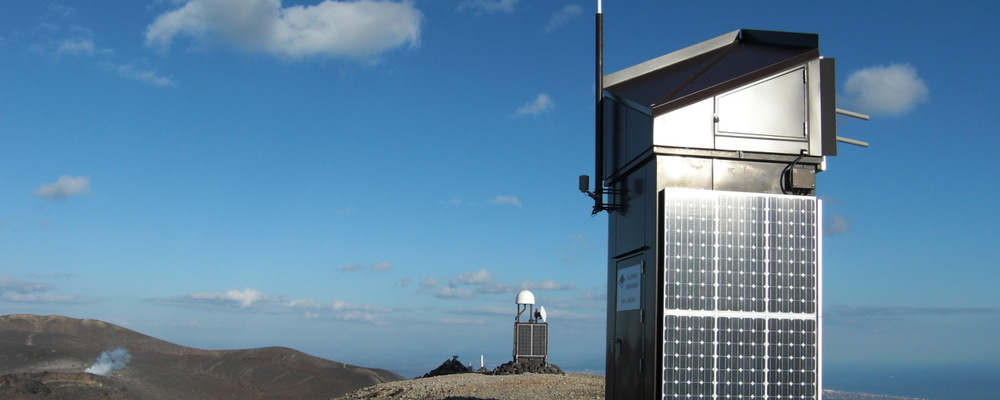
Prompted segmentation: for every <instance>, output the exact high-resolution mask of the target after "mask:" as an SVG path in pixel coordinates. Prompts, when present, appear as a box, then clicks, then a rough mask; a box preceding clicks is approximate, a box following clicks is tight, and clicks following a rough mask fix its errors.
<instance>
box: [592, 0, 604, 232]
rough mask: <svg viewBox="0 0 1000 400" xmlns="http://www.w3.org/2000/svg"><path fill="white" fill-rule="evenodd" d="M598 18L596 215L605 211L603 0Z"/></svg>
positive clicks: (595, 131) (598, 0)
mask: <svg viewBox="0 0 1000 400" xmlns="http://www.w3.org/2000/svg"><path fill="white" fill-rule="evenodd" d="M595 18H596V25H597V26H596V36H597V37H596V40H595V42H596V47H597V48H596V51H595V56H596V68H595V69H596V71H595V72H596V73H595V74H596V76H595V80H596V82H595V85H596V87H595V88H594V89H595V90H596V92H597V93H596V99H595V109H594V111H595V117H594V124H595V127H594V128H595V129H594V152H595V153H596V156H595V159H594V164H595V165H596V171H595V172H594V211H593V213H594V214H597V213H599V212H601V211H604V106H603V103H604V14H603V13H602V12H601V0H597V15H596V16H595Z"/></svg>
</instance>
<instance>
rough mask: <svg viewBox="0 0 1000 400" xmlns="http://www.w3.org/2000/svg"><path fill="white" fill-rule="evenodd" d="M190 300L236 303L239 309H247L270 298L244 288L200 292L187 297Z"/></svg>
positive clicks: (254, 290)
mask: <svg viewBox="0 0 1000 400" xmlns="http://www.w3.org/2000/svg"><path fill="white" fill-rule="evenodd" d="M188 298H190V299H192V300H208V301H213V302H220V303H236V304H239V306H240V307H243V308H247V307H250V306H252V305H253V304H254V303H257V302H260V301H266V300H270V299H271V297H270V296H268V295H266V294H264V293H261V292H260V291H258V290H256V289H251V288H246V289H243V290H230V291H228V292H224V293H223V292H215V293H208V292H201V293H194V294H191V295H189V296H188Z"/></svg>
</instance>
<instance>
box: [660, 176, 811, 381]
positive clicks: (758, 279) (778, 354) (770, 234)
mask: <svg viewBox="0 0 1000 400" xmlns="http://www.w3.org/2000/svg"><path fill="white" fill-rule="evenodd" d="M662 199H663V201H662V210H661V211H662V213H661V215H662V218H663V224H662V226H663V243H662V249H663V254H662V256H663V260H664V261H663V268H664V269H663V277H664V281H663V285H664V287H663V296H664V298H663V304H664V320H663V324H664V326H663V329H664V330H663V341H664V343H663V392H662V397H663V398H664V399H773V398H783V399H816V398H817V395H818V394H817V388H818V379H819V342H818V338H819V325H818V317H819V315H818V309H819V296H818V291H819V283H820V282H819V281H820V262H819V252H820V238H819V237H818V235H819V202H818V200H817V199H816V198H815V197H810V196H787V195H771V194H760V193H738V192H721V191H707V190H690V189H666V190H664V191H663V196H662Z"/></svg>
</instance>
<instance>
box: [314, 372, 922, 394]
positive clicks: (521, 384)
mask: <svg viewBox="0 0 1000 400" xmlns="http://www.w3.org/2000/svg"><path fill="white" fill-rule="evenodd" d="M823 398H824V400H919V399H911V398H906V397H895V396H885V395H877V394H869V393H850V392H840V391H834V390H825V391H823ZM523 399H534V400H603V399H604V377H603V376H600V375H590V374H579V373H569V374H565V375H558V374H533V373H524V374H519V375H517V374H515V375H491V374H482V373H462V374H450V375H439V376H433V377H429V378H419V379H411V380H405V381H396V382H388V383H382V384H378V385H375V386H371V387H367V388H363V389H360V390H357V391H354V392H351V393H348V394H347V395H344V396H342V397H338V398H336V399H333V400H523Z"/></svg>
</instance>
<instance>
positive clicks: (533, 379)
mask: <svg viewBox="0 0 1000 400" xmlns="http://www.w3.org/2000/svg"><path fill="white" fill-rule="evenodd" d="M381 399H386V400H388V399H392V400H430V399H446V400H487V399H489V400H527V399H539V400H541V399H553V400H555V399H560V400H597V399H604V377H603V376H600V375H590V374H577V373H571V374H566V375H557V374H532V373H526V374H520V375H486V374H479V373H468V374H451V375H440V376H434V377H430V378H421V379H412V380H407V381H396V382H388V383H382V384H378V385H375V386H371V387H367V388H363V389H360V390H357V391H354V392H352V393H348V394H347V395H345V396H342V397H338V398H337V399H336V400H381Z"/></svg>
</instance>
